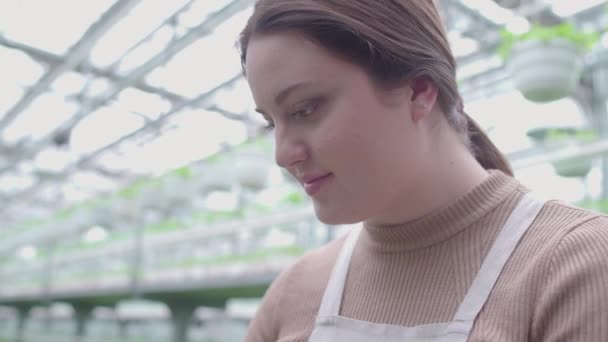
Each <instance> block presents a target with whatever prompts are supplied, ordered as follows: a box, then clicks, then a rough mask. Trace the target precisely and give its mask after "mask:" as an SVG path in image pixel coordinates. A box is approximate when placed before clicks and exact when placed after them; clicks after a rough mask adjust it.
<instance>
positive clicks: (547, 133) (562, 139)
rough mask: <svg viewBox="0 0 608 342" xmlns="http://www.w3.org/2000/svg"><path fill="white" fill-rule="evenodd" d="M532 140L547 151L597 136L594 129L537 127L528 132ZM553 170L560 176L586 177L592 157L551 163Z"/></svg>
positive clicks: (591, 139) (591, 165)
mask: <svg viewBox="0 0 608 342" xmlns="http://www.w3.org/2000/svg"><path fill="white" fill-rule="evenodd" d="M528 136H529V137H530V138H532V140H534V142H535V143H536V144H538V145H540V146H542V147H544V148H546V149H547V150H548V151H552V150H556V149H561V148H567V147H568V146H573V145H578V144H580V143H584V142H589V141H593V140H595V139H596V138H597V135H596V134H595V132H594V131H592V130H589V129H580V128H573V127H566V128H538V129H534V130H531V131H529V132H528ZM552 165H553V168H554V169H555V172H556V173H557V174H558V175H560V176H562V177H569V178H572V177H576V178H580V177H586V176H587V174H589V172H590V171H591V168H592V167H593V158H592V157H573V158H570V159H566V160H561V161H556V162H553V163H552Z"/></svg>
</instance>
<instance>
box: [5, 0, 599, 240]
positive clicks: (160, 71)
mask: <svg viewBox="0 0 608 342" xmlns="http://www.w3.org/2000/svg"><path fill="white" fill-rule="evenodd" d="M253 3H254V1H253V0H174V1H160V0H149V1H138V0H96V1H80V0H55V1H42V0H23V1H2V2H0V71H1V73H2V75H3V76H2V77H1V78H0V91H1V94H2V95H1V96H0V203H2V205H0V217H1V218H0V220H1V222H3V228H6V227H10V226H11V225H13V224H15V223H17V222H20V221H23V220H26V219H31V218H37V217H44V216H48V215H51V214H52V213H54V212H56V211H58V210H60V209H63V208H66V207H68V206H70V205H73V204H75V203H78V202H81V201H84V200H86V199H90V198H94V197H96V196H100V195H103V194H107V193H111V192H115V191H117V190H118V189H121V188H123V187H125V186H127V185H129V184H132V183H133V182H134V181H136V180H137V179H139V178H141V177H149V176H156V175H161V174H164V173H166V172H167V171H169V170H173V169H177V168H179V167H182V166H184V165H188V164H190V163H192V162H195V161H198V160H201V159H203V158H206V157H208V156H211V155H213V154H216V153H222V152H221V151H223V150H224V149H225V148H227V147H228V148H229V147H230V146H235V145H238V144H241V143H243V142H244V141H247V140H249V139H252V138H254V137H256V136H258V135H259V134H263V133H262V132H263V130H262V126H263V123H262V122H261V119H260V118H259V117H258V116H257V115H256V114H254V112H253V103H252V100H251V98H250V95H249V90H248V88H247V85H246V82H245V81H244V79H243V78H242V76H241V72H240V64H239V58H238V54H237V51H236V49H235V41H236V37H237V35H238V33H239V30H240V29H241V28H242V27H243V25H244V23H245V21H246V19H247V17H248V16H249V15H250V13H251V10H252V5H253ZM381 3H382V1H378V5H379V6H381ZM439 3H441V8H442V12H443V13H442V14H443V17H444V19H445V22H446V25H447V30H448V32H449V38H450V42H451V44H452V47H453V49H454V52H455V54H456V56H457V58H458V62H459V79H460V82H461V86H462V90H463V93H464V97H465V101H472V100H473V99H476V98H480V97H491V96H492V95H493V94H495V93H499V92H501V91H505V89H507V88H508V86H509V85H508V84H509V82H508V80H505V76H504V66H503V65H502V62H501V60H500V58H498V57H497V53H496V51H497V48H498V46H499V45H500V43H501V35H500V30H501V29H503V28H505V27H508V28H509V29H510V30H514V31H518V30H520V31H521V30H525V29H526V27H528V26H529V25H531V24H533V23H548V24H551V23H559V22H562V21H571V22H574V23H575V24H576V25H577V26H579V27H581V28H584V29H586V30H596V31H603V28H604V27H605V26H606V15H605V14H606V10H605V9H604V7H603V6H605V1H597V0H585V1H582V0H579V1H572V0H552V1H551V0H495V1H492V0H441V1H439ZM483 80H487V82H486V83H484V82H483ZM505 84H506V86H505ZM482 85H483V88H484V93H483V94H480V93H479V92H478V91H477V90H476V89H478V88H480V87H482Z"/></svg>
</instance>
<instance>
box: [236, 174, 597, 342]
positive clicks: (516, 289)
mask: <svg viewBox="0 0 608 342" xmlns="http://www.w3.org/2000/svg"><path fill="white" fill-rule="evenodd" d="M526 191H527V190H526V189H525V188H524V187H523V186H522V185H521V184H520V183H518V182H517V181H516V180H515V179H513V178H511V177H509V176H506V175H504V174H503V173H501V172H499V171H491V175H490V177H489V178H487V179H486V180H485V181H484V182H483V183H482V184H480V185H479V186H478V187H476V188H475V189H473V190H472V191H471V192H469V193H467V194H466V195H464V196H462V197H461V198H460V199H458V200H457V201H456V202H455V203H452V204H451V205H449V206H448V207H445V208H443V209H440V210H438V211H436V212H434V213H431V214H430V215H427V216H425V217H422V218H420V219H418V220H415V221H413V222H409V223H406V224H403V225H399V226H394V227H370V226H366V227H365V229H364V230H363V231H362V232H361V235H360V237H359V240H358V242H357V246H356V248H355V250H354V252H353V257H352V260H351V263H350V268H349V272H348V277H347V281H346V284H345V289H344V297H343V300H342V307H341V312H340V315H342V316H346V317H349V318H354V319H358V320H364V321H369V322H374V323H384V324H395V325H400V326H412V325H420V324H427V323H439V322H448V321H450V320H451V318H452V317H453V315H454V313H455V312H456V309H457V308H458V306H459V305H460V303H461V301H462V300H463V298H464V296H465V294H466V292H467V290H468V288H469V286H470V284H471V283H472V281H473V278H474V277H475V275H476V273H477V271H478V270H479V268H480V267H481V263H482V261H483V259H484V257H485V255H486V253H487V252H488V251H489V249H490V247H491V245H492V243H493V241H494V239H495V237H496V236H497V233H498V232H499V230H500V228H502V226H503V224H504V223H505V221H506V220H507V218H508V216H509V214H510V213H511V211H512V210H513V209H514V207H515V205H516V204H517V202H518V200H519V199H520V198H521V196H522V195H523V194H524V193H525V192H526ZM343 242H344V238H339V239H336V240H334V241H332V242H330V243H328V244H327V245H325V246H323V247H321V248H319V249H317V250H314V251H311V252H309V253H308V254H306V255H305V256H303V257H302V258H300V259H299V260H298V261H296V262H295V263H294V264H293V265H292V266H291V267H290V268H289V269H287V270H286V271H285V272H283V273H282V274H281V275H280V276H279V277H278V278H277V279H275V281H274V282H273V284H272V285H271V287H270V288H269V289H268V291H267V292H266V295H265V297H264V300H263V302H262V305H261V306H260V308H259V310H258V313H257V315H256V317H255V318H254V320H253V321H252V322H251V325H250V327H249V331H248V335H247V337H246V339H245V341H246V342H271V341H280V342H288V341H289V342H295V341H307V340H308V337H309V335H310V334H311V332H312V330H313V327H314V321H315V317H316V314H317V312H318V309H319V305H320V302H321V297H322V296H323V292H324V291H325V286H326V284H327V281H328V279H329V274H330V273H331V270H332V267H333V265H334V262H335V260H336V257H337V255H338V253H339V251H340V248H341V247H342V244H343ZM469 341H493V342H499V341H505V342H506V341H508V342H514V341H556V342H557V341H597V342H600V341H601V342H606V341H608V218H607V217H606V216H603V215H600V214H597V213H592V212H589V211H585V210H582V209H578V208H574V207H572V206H569V205H567V204H564V203H561V202H556V201H552V202H549V203H547V204H545V206H544V208H543V209H542V211H541V212H540V214H539V216H538V217H537V218H536V220H535V221H534V223H533V224H532V226H531V227H530V228H529V230H528V231H527V232H526V234H525V235H524V236H523V238H522V240H521V241H520V243H519V245H518V247H517V249H516V250H515V252H514V254H513V255H511V257H510V259H509V260H508V262H507V264H506V265H505V268H504V270H503V272H502V274H501V276H500V278H499V279H498V282H497V283H496V285H495V287H494V289H493V291H492V293H491V294H490V297H489V299H488V301H487V302H486V304H485V306H484V308H483V309H482V311H481V313H480V314H479V316H478V317H477V320H476V321H475V325H474V327H473V331H472V333H471V336H470V339H469Z"/></svg>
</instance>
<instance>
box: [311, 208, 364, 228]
mask: <svg viewBox="0 0 608 342" xmlns="http://www.w3.org/2000/svg"><path fill="white" fill-rule="evenodd" d="M314 207H315V214H316V215H317V219H319V221H321V222H323V223H325V224H328V225H340V224H355V223H359V222H361V221H362V220H363V219H362V218H359V217H355V216H354V215H353V212H352V211H349V210H344V208H328V207H327V206H320V205H319V204H317V203H315V205H314ZM349 214H350V215H349Z"/></svg>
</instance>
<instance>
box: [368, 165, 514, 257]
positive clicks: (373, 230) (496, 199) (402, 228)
mask: <svg viewBox="0 0 608 342" xmlns="http://www.w3.org/2000/svg"><path fill="white" fill-rule="evenodd" d="M489 174H490V175H489V176H488V177H487V178H486V179H485V180H484V181H483V182H482V183H481V184H479V185H478V186H476V187H475V188H474V189H472V190H471V191H469V192H468V193H466V194H464V195H462V196H461V197H460V198H459V199H457V200H456V201H454V202H452V203H451V204H449V205H447V206H445V207H443V208H441V209H438V210H435V211H433V212H431V213H429V214H427V215H425V216H423V217H420V218H418V219H416V220H413V221H410V222H406V223H403V224H397V225H390V226H372V225H369V224H365V225H364V227H365V229H364V232H362V233H363V234H362V236H361V237H362V238H363V239H364V240H365V241H367V243H368V244H369V246H370V247H371V248H373V249H375V250H378V251H381V252H397V251H408V250H415V249H420V248H425V247H428V246H432V245H434V244H437V243H439V242H442V241H445V240H447V239H449V238H450V237H452V236H453V235H455V234H457V233H458V232H460V231H462V230H464V229H466V228H467V227H469V226H470V225H471V224H472V223H473V222H475V221H477V220H479V219H480V218H482V217H483V216H484V215H486V214H487V213H489V212H490V211H491V210H492V209H494V208H495V207H496V206H497V205H498V204H500V203H501V202H503V201H504V200H505V199H506V198H507V197H508V196H509V194H511V193H512V192H513V191H514V190H515V189H516V188H518V187H519V186H520V183H519V182H518V181H517V180H515V179H514V178H512V177H510V176H508V175H506V174H504V173H502V172H501V171H498V170H490V171H489Z"/></svg>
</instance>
